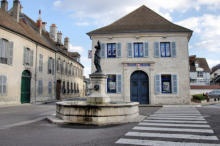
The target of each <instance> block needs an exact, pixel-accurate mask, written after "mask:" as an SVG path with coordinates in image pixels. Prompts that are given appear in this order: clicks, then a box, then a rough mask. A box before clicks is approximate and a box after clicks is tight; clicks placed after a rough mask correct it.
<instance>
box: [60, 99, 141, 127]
mask: <svg viewBox="0 0 220 146" xmlns="http://www.w3.org/2000/svg"><path fill="white" fill-rule="evenodd" d="M138 105H139V103H136V102H121V103H120V102H118V103H115V102H109V103H101V104H96V103H89V102H87V101H64V102H57V103H56V117H57V118H58V119H62V120H63V121H64V122H65V123H77V124H89V125H110V124H121V123H128V122H138V121H140V116H139V107H138Z"/></svg>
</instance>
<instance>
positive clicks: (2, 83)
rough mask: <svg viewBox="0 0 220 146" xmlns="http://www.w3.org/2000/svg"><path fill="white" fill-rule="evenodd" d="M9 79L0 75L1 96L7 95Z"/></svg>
mask: <svg viewBox="0 0 220 146" xmlns="http://www.w3.org/2000/svg"><path fill="white" fill-rule="evenodd" d="M6 83H7V77H6V76H3V75H0V95H5V94H6V87H7V84H6Z"/></svg>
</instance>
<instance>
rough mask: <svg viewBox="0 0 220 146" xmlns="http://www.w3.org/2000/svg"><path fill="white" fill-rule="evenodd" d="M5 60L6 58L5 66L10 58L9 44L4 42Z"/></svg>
mask: <svg viewBox="0 0 220 146" xmlns="http://www.w3.org/2000/svg"><path fill="white" fill-rule="evenodd" d="M5 58H7V64H10V61H9V58H10V47H9V42H8V41H5Z"/></svg>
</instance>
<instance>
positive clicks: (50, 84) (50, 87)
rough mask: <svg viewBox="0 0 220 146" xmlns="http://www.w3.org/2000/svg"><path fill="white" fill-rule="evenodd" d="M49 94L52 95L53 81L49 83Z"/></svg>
mask: <svg viewBox="0 0 220 146" xmlns="http://www.w3.org/2000/svg"><path fill="white" fill-rule="evenodd" d="M48 94H49V95H51V94H52V82H51V81H49V82H48Z"/></svg>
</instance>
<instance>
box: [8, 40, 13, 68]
mask: <svg viewBox="0 0 220 146" xmlns="http://www.w3.org/2000/svg"><path fill="white" fill-rule="evenodd" d="M13 48H14V43H13V42H9V48H8V49H9V58H8V64H9V65H12V63H13Z"/></svg>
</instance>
